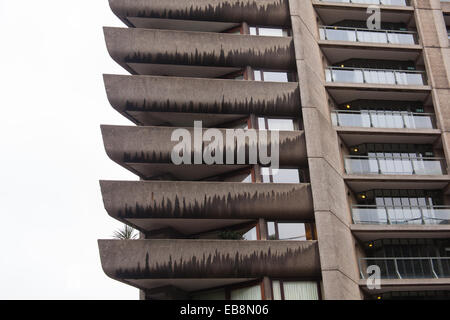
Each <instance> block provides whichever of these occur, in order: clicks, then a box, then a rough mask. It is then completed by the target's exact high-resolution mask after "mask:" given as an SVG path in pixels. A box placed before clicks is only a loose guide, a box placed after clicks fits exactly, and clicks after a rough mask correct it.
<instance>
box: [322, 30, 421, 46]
mask: <svg viewBox="0 0 450 320" xmlns="http://www.w3.org/2000/svg"><path fill="white" fill-rule="evenodd" d="M319 31H320V39H321V40H334V41H350V42H370V43H385V44H418V43H419V42H418V36H417V32H414V31H402V30H372V29H364V28H350V27H338V26H320V27H319Z"/></svg>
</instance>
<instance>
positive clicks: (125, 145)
mask: <svg viewBox="0 0 450 320" xmlns="http://www.w3.org/2000/svg"><path fill="white" fill-rule="evenodd" d="M174 130H175V129H174V128H167V127H127V126H106V125H105V126H102V134H103V140H104V145H105V149H106V152H107V154H108V156H109V157H110V158H111V159H112V160H113V161H116V162H118V163H143V164H145V163H158V164H172V163H173V162H172V151H173V150H174V148H175V146H176V145H178V144H179V142H178V141H171V137H172V134H173V132H174ZM185 130H187V132H189V133H190V136H191V138H192V143H191V145H192V149H191V151H192V157H191V158H192V159H194V145H195V140H194V138H195V134H194V128H186V129H185ZM217 130H218V131H219V132H220V133H221V134H222V136H223V137H224V148H223V154H224V155H226V154H227V151H228V150H229V149H228V148H227V145H226V143H225V137H226V136H227V130H225V129H217ZM232 131H233V130H232ZM257 133H259V132H257ZM272 134H273V133H272V132H271V131H269V132H268V133H267V137H268V141H269V150H270V140H271V136H272ZM258 141H261V140H258ZM264 142H265V141H263V143H264ZM200 143H201V141H200ZM251 146H254V144H253V143H249V140H248V139H246V143H245V149H246V155H247V157H246V158H247V159H246V163H249V162H248V161H249V159H248V154H249V152H248V151H249V148H251ZM238 148H239V147H238ZM242 148H244V146H242ZM258 149H259V148H258ZM236 150H238V149H236ZM235 154H236V153H235ZM279 154H280V165H281V166H294V167H295V166H297V167H298V166H301V165H303V164H305V163H306V161H307V159H306V142H305V137H304V132H303V131H280V132H279ZM258 158H259V157H258ZM259 160H260V159H258V161H259ZM192 163H194V161H192ZM236 164H237V163H236ZM224 165H225V164H224Z"/></svg>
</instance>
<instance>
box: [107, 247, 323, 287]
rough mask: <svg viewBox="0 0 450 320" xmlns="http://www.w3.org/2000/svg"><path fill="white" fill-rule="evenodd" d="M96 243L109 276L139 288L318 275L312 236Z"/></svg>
mask: <svg viewBox="0 0 450 320" xmlns="http://www.w3.org/2000/svg"><path fill="white" fill-rule="evenodd" d="M99 248H100V257H101V262H102V267H103V270H104V272H105V273H106V274H107V275H108V276H109V277H111V278H113V279H115V280H118V281H122V282H124V283H127V284H129V285H133V286H135V287H137V288H140V289H144V290H151V289H156V288H163V287H168V286H173V287H176V288H178V289H180V290H183V291H185V292H192V291H198V290H203V289H212V288H216V287H220V286H224V285H230V284H235V283H240V282H244V281H251V280H256V279H260V278H262V277H266V276H267V277H272V278H303V277H305V278H308V277H317V276H320V261H319V251H318V245H317V242H316V241H225V240H220V241H212V240H131V241H118V240H99Z"/></svg>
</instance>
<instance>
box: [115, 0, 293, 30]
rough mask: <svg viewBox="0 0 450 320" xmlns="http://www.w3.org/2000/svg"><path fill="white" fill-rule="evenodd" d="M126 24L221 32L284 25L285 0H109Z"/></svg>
mask: <svg viewBox="0 0 450 320" xmlns="http://www.w3.org/2000/svg"><path fill="white" fill-rule="evenodd" d="M109 3H110V6H111V9H112V11H113V12H114V13H115V14H116V15H117V16H118V17H119V18H120V19H121V20H122V21H123V22H124V23H126V24H127V25H128V26H130V27H137V28H151V29H159V28H161V29H178V30H192V31H196V30H197V31H208V32H221V31H225V30H228V29H231V28H233V27H235V26H236V25H240V24H241V23H242V22H243V21H246V22H247V23H249V24H251V25H270V26H288V25H290V23H291V20H290V15H289V3H288V0H258V1H254V0H218V1H217V0H215V1H212V0H196V1H192V0H152V1H148V0H137V1H136V0H135V1H128V0H109Z"/></svg>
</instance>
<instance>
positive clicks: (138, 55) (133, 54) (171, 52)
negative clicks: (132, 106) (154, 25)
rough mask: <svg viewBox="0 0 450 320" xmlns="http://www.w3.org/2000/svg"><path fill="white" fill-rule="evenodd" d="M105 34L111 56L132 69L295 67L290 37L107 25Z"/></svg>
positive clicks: (288, 68)
mask: <svg viewBox="0 0 450 320" xmlns="http://www.w3.org/2000/svg"><path fill="white" fill-rule="evenodd" d="M104 33H105V38H106V45H107V47H108V51H109V54H110V55H111V57H112V58H113V59H114V60H115V61H116V62H117V63H119V64H120V65H121V66H123V67H124V68H125V69H127V70H129V71H131V72H132V68H130V67H129V64H169V65H189V66H205V67H230V68H231V67H236V68H243V67H246V66H252V67H254V68H269V69H275V70H276V69H280V70H290V69H294V68H295V58H294V45H293V42H292V38H290V37H258V36H249V35H233V34H223V33H222V34H217V33H206V32H184V31H167V30H150V29H127V28H108V27H105V28H104ZM133 73H136V72H133Z"/></svg>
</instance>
